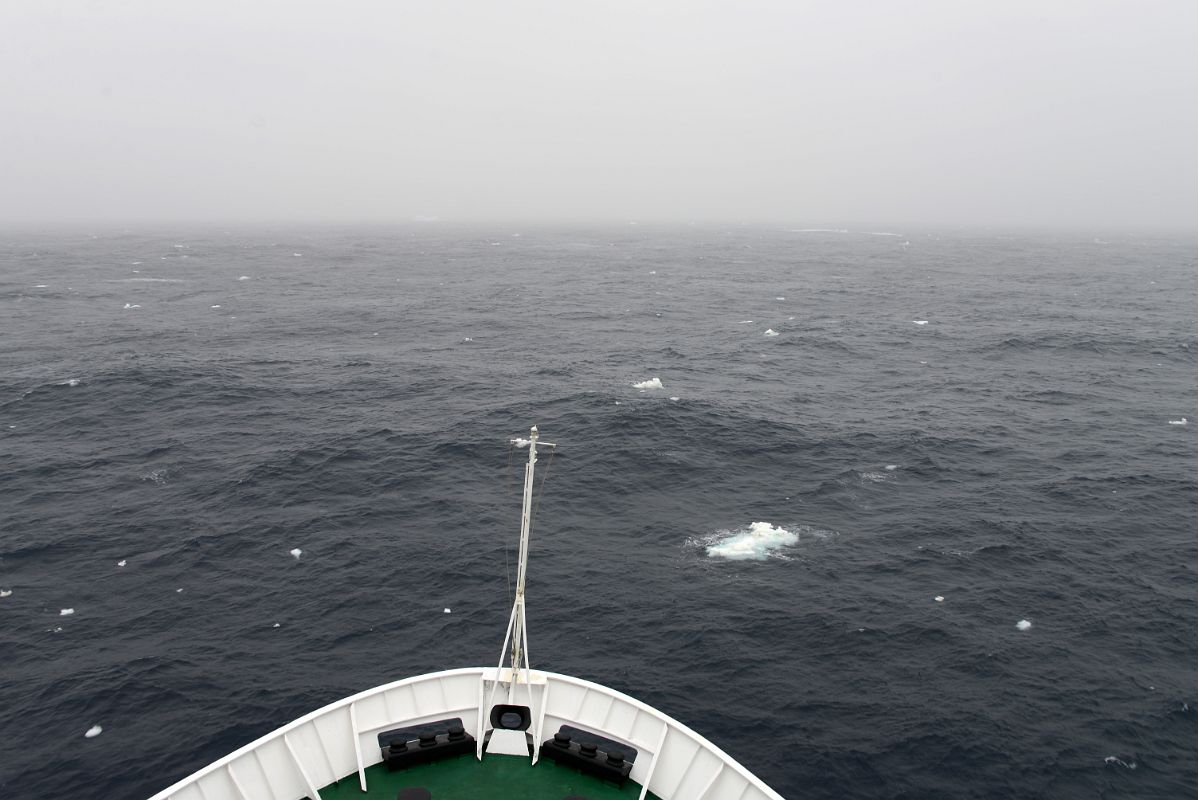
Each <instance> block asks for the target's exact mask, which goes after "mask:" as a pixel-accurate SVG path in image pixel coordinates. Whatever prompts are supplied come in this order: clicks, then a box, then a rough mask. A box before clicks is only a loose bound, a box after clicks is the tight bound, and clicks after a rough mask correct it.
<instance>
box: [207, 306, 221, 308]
mask: <svg viewBox="0 0 1198 800" xmlns="http://www.w3.org/2000/svg"><path fill="white" fill-rule="evenodd" d="M209 308H220V306H209Z"/></svg>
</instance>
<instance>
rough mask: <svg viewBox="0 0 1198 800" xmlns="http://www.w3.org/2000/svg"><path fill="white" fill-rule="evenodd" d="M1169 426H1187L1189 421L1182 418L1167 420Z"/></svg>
mask: <svg viewBox="0 0 1198 800" xmlns="http://www.w3.org/2000/svg"><path fill="white" fill-rule="evenodd" d="M1169 424H1170V425H1189V424H1190V421H1189V420H1188V419H1186V418H1185V417H1182V418H1181V419H1171V420H1169Z"/></svg>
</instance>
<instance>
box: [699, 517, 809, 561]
mask: <svg viewBox="0 0 1198 800" xmlns="http://www.w3.org/2000/svg"><path fill="white" fill-rule="evenodd" d="M798 541H799V535H798V534H797V533H792V532H791V531H788V530H786V529H785V528H775V527H774V526H773V525H771V524H770V523H768V522H754V523H753V524H752V525H750V526H749V528H748V530H744V529H741V530H738V531H732V532H731V533H730V534H729V535H728V536H727V537H726V538H724V539H723V540H722V541H719V542H717V543H716V544H711V545H708V546H707V555H709V556H712V557H713V558H726V559H729V560H731V561H763V560H765V559H766V558H768V557H769V554H770V551H771V550H776V549H778V548H779V547H788V546H790V545H792V544H795V543H797V542H798Z"/></svg>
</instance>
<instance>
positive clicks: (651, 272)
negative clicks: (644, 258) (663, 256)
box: [649, 269, 657, 275]
mask: <svg viewBox="0 0 1198 800" xmlns="http://www.w3.org/2000/svg"><path fill="white" fill-rule="evenodd" d="M649 274H650V275H656V274H657V270H655V269H651V270H649Z"/></svg>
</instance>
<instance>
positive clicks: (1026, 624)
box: [1015, 619, 1032, 631]
mask: <svg viewBox="0 0 1198 800" xmlns="http://www.w3.org/2000/svg"><path fill="white" fill-rule="evenodd" d="M1015 627H1016V628H1018V629H1019V630H1021V631H1026V630H1027V629H1028V628H1030V627H1032V623H1030V622H1028V621H1027V620H1026V619H1021V620H1019V621H1018V622H1016V623H1015Z"/></svg>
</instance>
